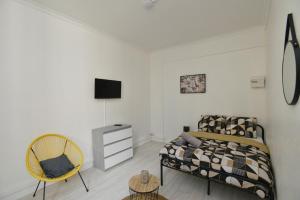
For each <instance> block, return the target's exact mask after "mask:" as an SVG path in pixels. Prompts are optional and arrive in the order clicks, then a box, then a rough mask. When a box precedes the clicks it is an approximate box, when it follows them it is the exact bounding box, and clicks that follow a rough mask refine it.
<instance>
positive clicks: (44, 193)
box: [43, 181, 46, 200]
mask: <svg viewBox="0 0 300 200" xmlns="http://www.w3.org/2000/svg"><path fill="white" fill-rule="evenodd" d="M45 195H46V181H44V192H43V200H45Z"/></svg>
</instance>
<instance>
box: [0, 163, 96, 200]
mask: <svg viewBox="0 0 300 200" xmlns="http://www.w3.org/2000/svg"><path fill="white" fill-rule="evenodd" d="M92 167H93V161H91V160H89V161H86V162H84V165H83V166H82V168H81V170H80V171H85V170H87V169H89V168H92ZM37 183H38V181H37V180H36V179H33V178H32V180H30V181H23V182H22V183H19V184H16V185H14V187H13V188H5V191H4V190H3V188H1V190H0V199H1V200H16V199H20V198H22V197H24V196H26V195H29V194H33V192H34V189H35V187H36V186H37ZM52 184H55V183H47V185H48V186H50V185H52ZM40 187H41V186H40Z"/></svg>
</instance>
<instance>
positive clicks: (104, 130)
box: [93, 124, 131, 134]
mask: <svg viewBox="0 0 300 200" xmlns="http://www.w3.org/2000/svg"><path fill="white" fill-rule="evenodd" d="M127 128H131V125H128V124H122V125H121V126H116V125H111V126H104V127H100V128H96V129H93V132H98V133H102V134H105V133H110V132H115V131H119V130H122V129H127Z"/></svg>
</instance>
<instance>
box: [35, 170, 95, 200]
mask: <svg viewBox="0 0 300 200" xmlns="http://www.w3.org/2000/svg"><path fill="white" fill-rule="evenodd" d="M78 175H79V177H80V179H81V181H82V183H83V185H84V187H85V189H86V191H87V192H88V191H89V189H88V188H87V186H86V185H85V182H84V180H83V178H82V176H81V174H80V172H79V171H78ZM67 181H68V180H67V179H65V182H67ZM40 183H41V181H39V182H38V185H37V186H36V188H35V191H34V193H33V197H35V195H36V192H37V191H38V189H39V186H40ZM45 198H46V181H45V182H44V188H43V200H45Z"/></svg>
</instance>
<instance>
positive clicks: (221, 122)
mask: <svg viewBox="0 0 300 200" xmlns="http://www.w3.org/2000/svg"><path fill="white" fill-rule="evenodd" d="M225 122H226V117H225V116H222V115H203V116H202V117H201V120H200V127H199V131H203V132H209V133H219V134H225V128H226V123H225Z"/></svg>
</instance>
